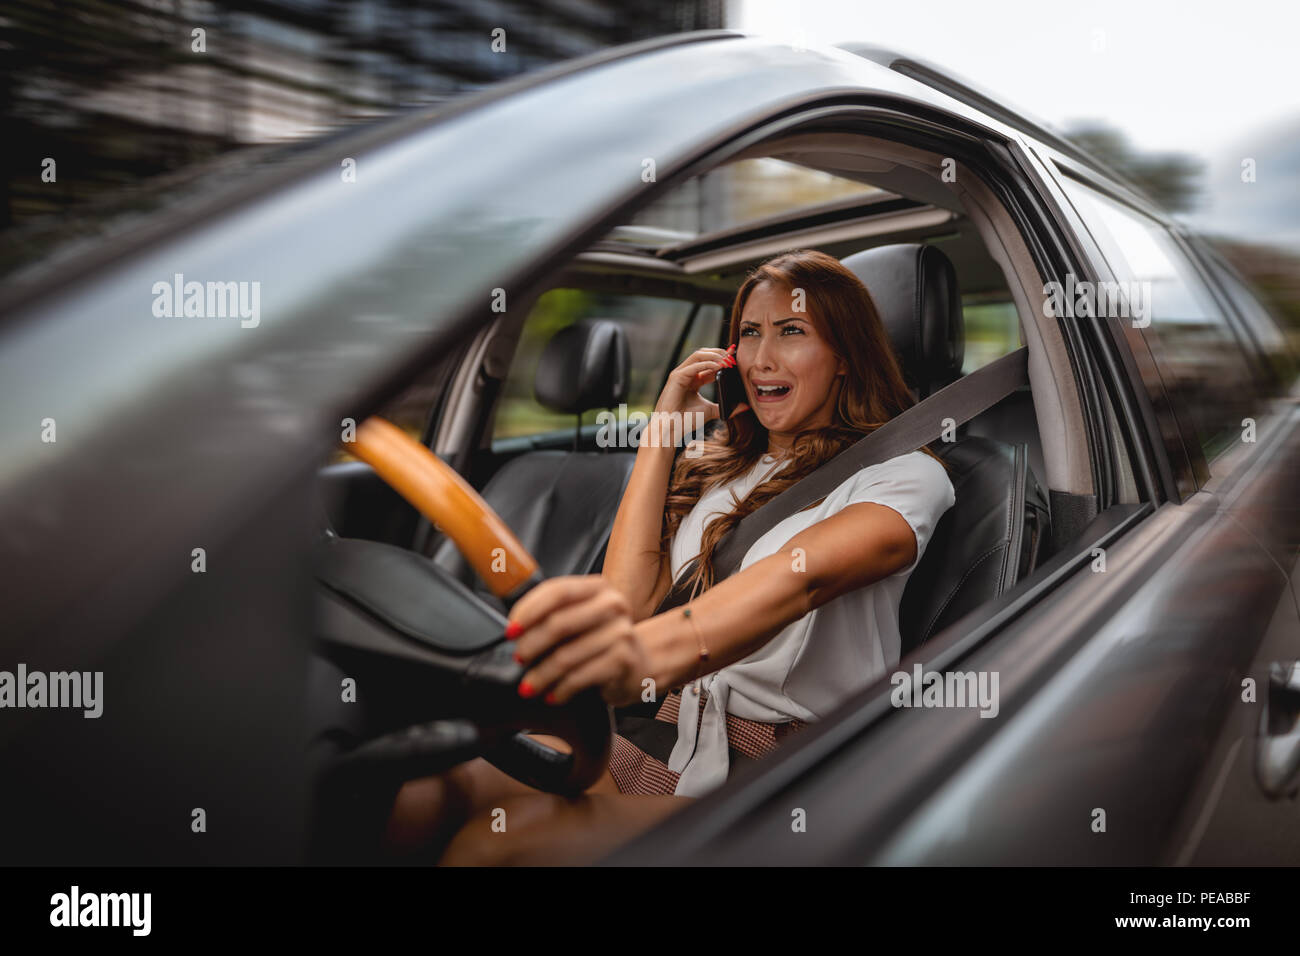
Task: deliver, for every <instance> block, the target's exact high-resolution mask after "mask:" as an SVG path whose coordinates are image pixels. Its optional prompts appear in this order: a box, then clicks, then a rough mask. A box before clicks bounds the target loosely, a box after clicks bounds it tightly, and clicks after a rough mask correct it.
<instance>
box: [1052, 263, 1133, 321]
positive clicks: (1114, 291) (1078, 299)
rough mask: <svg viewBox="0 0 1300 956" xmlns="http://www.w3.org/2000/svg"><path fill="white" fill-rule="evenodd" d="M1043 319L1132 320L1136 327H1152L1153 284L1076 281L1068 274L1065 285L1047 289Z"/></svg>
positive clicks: (1055, 284) (1056, 285)
mask: <svg viewBox="0 0 1300 956" xmlns="http://www.w3.org/2000/svg"><path fill="white" fill-rule="evenodd" d="M1043 295H1044V296H1046V298H1045V299H1043V316H1044V317H1046V318H1049V319H1052V318H1056V319H1074V318H1080V319H1129V318H1131V319H1132V320H1133V328H1135V329H1145V328H1146V327H1147V326H1148V325H1150V324H1151V283H1150V282H1136V281H1134V282H1075V281H1074V274H1073V273H1066V276H1065V282H1064V284H1062V283H1060V282H1049V283H1047V284H1046V285H1045V286H1043Z"/></svg>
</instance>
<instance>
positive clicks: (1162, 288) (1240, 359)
mask: <svg viewBox="0 0 1300 956" xmlns="http://www.w3.org/2000/svg"><path fill="white" fill-rule="evenodd" d="M1064 185H1065V188H1066V191H1067V192H1068V193H1069V194H1070V197H1071V199H1072V200H1073V201H1074V204H1075V206H1076V207H1077V208H1078V209H1079V212H1080V214H1081V215H1082V216H1083V217H1084V219H1085V221H1086V222H1087V223H1088V228H1089V229H1090V230H1091V232H1092V234H1093V236H1094V237H1095V238H1096V240H1097V243H1098V245H1099V246H1101V249H1102V254H1103V255H1104V256H1105V257H1106V261H1107V262H1108V263H1109V265H1110V267H1111V270H1112V271H1113V272H1114V273H1115V278H1116V279H1117V280H1119V281H1120V282H1125V283H1130V282H1137V283H1140V284H1141V285H1142V286H1143V287H1145V288H1146V289H1147V291H1146V292H1145V293H1144V295H1145V297H1146V299H1147V302H1148V304H1149V310H1150V326H1149V327H1148V328H1146V329H1145V330H1144V334H1145V335H1146V336H1147V341H1148V342H1149V343H1150V345H1151V351H1152V354H1153V355H1154V356H1155V359H1156V362H1157V364H1158V366H1159V368H1160V375H1161V378H1162V380H1163V382H1164V386H1165V391H1166V392H1167V393H1168V394H1169V398H1170V401H1171V403H1172V405H1173V407H1174V412H1175V414H1176V415H1177V416H1178V417H1179V419H1180V420H1182V421H1183V424H1184V425H1185V426H1186V428H1187V429H1189V430H1190V431H1191V432H1192V433H1194V435H1195V438H1196V440H1197V441H1198V442H1199V444H1200V446H1201V450H1202V452H1203V454H1204V455H1205V460H1206V461H1207V462H1210V461H1212V460H1213V459H1214V458H1215V457H1217V456H1218V455H1219V454H1221V453H1222V452H1224V451H1225V450H1227V449H1228V448H1229V447H1232V446H1233V445H1234V444H1235V443H1236V442H1237V441H1240V439H1241V435H1242V427H1243V426H1242V420H1243V419H1244V418H1247V417H1249V416H1250V415H1251V414H1252V412H1253V410H1254V409H1255V407H1256V399H1257V393H1256V381H1255V377H1254V375H1253V374H1252V371H1251V367H1250V364H1249V362H1248V360H1247V357H1246V353H1245V351H1244V349H1243V346H1242V343H1241V341H1240V340H1239V339H1238V338H1237V335H1236V333H1235V332H1234V331H1233V329H1232V327H1231V326H1230V325H1229V324H1228V320H1227V317H1226V316H1225V315H1224V314H1223V311H1222V310H1221V309H1220V308H1219V305H1218V303H1217V301H1216V300H1215V298H1214V296H1213V294H1212V293H1211V292H1210V289H1209V288H1208V287H1207V286H1206V284H1205V282H1204V280H1203V279H1202V278H1201V276H1200V274H1199V272H1198V271H1197V269H1196V266H1195V265H1194V264H1193V263H1192V261H1191V260H1189V259H1188V258H1187V256H1186V255H1185V254H1184V253H1183V251H1182V249H1181V248H1180V247H1179V246H1178V244H1177V242H1176V241H1175V240H1174V238H1173V236H1172V235H1170V234H1169V232H1168V231H1167V230H1166V229H1165V228H1164V226H1162V225H1161V224H1160V223H1158V222H1156V221H1155V220H1154V219H1151V218H1150V217H1149V216H1147V215H1145V214H1144V213H1141V212H1138V211H1137V210H1136V209H1133V208H1132V207H1129V206H1127V205H1122V204H1120V203H1118V202H1116V201H1114V200H1112V199H1110V198H1109V197H1107V196H1103V195H1101V194H1100V193H1098V192H1096V191H1094V190H1092V189H1090V188H1088V187H1086V186H1083V185H1082V184H1079V183H1076V182H1074V181H1072V180H1069V179H1066V180H1065V181H1064ZM1108 321H1124V322H1127V321H1130V319H1128V318H1121V319H1111V320H1108Z"/></svg>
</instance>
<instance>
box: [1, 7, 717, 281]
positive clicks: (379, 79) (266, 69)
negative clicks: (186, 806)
mask: <svg viewBox="0 0 1300 956" xmlns="http://www.w3.org/2000/svg"><path fill="white" fill-rule="evenodd" d="M724 7H725V3H724V0H641V2H637V0H633V2H627V0H459V2H458V0H230V2H219V3H217V2H202V0H119V2H116V3H111V4H105V3H102V2H94V0H69V2H62V3H58V4H53V3H48V2H35V0H9V2H7V3H6V4H5V9H4V13H3V16H2V17H0V49H4V50H5V58H6V61H7V66H6V68H5V70H4V73H3V76H2V77H0V117H3V123H4V130H5V133H4V149H3V150H0V155H2V156H3V159H0V162H3V163H4V168H3V177H2V181H3V189H4V196H3V200H4V201H3V203H0V230H6V231H7V230H11V229H14V228H15V227H22V226H24V225H25V224H27V223H30V222H32V221H34V220H38V219H42V218H44V217H48V215H49V214H51V213H59V212H64V211H68V210H73V209H80V208H81V207H83V206H84V205H85V204H94V203H95V202H97V201H100V200H112V199H113V198H115V197H119V196H120V195H121V194H122V192H123V187H129V186H131V185H133V184H136V183H140V182H143V181H146V180H150V179H152V178H153V177H156V176H159V175H160V174H165V173H169V172H175V171H179V170H185V169H187V168H190V167H194V166H198V165H201V164H203V163H204V162H205V161H207V160H210V159H212V158H213V157H216V156H219V155H221V154H223V153H225V152H227V151H229V150H232V149H235V148H237V147H241V146H247V145H249V144H267V143H276V142H284V141H287V140H295V139H301V138H307V137H312V136H316V135H319V134H320V133H321V132H322V131H324V130H328V129H332V128H336V127H339V126H344V125H347V124H349V123H352V122H356V121H358V120H361V119H365V118H368V117H372V116H377V115H382V114H385V113H390V112H393V111H395V110H398V109H401V108H404V107H413V106H421V105H427V104H436V103H438V102H440V101H442V100H445V99H448V98H451V97H455V96H458V95H461V94H463V93H466V92H468V91H472V90H475V89H480V88H482V87H484V86H488V85H490V84H492V83H494V82H496V81H499V80H502V79H505V78H507V77H512V76H517V75H519V74H522V73H527V72H529V71H533V70H537V69H539V68H541V67H544V66H547V65H549V64H552V63H556V62H559V61H562V60H568V59H572V58H574V57H579V56H583V55H586V54H589V53H592V52H596V51H599V50H603V49H607V48H609V47H613V46H617V45H620V44H624V43H630V42H634V41H636V40H642V39H646V38H650V37H655V36H661V35H663V34H669V33H676V32H682V31H690V30H702V29H712V28H718V27H722V26H723V25H724V24H723V20H724ZM51 159H52V160H54V163H55V165H54V179H53V180H52V181H51V180H50V174H49V173H46V174H45V176H44V178H43V175H42V174H43V172H44V171H45V170H46V168H47V167H48V166H49V163H48V160H51ZM128 191H129V190H128ZM6 239H7V240H9V241H8V242H7V243H6V244H7V245H8V246H9V249H8V250H7V253H10V254H12V253H14V251H15V250H14V243H13V237H12V236H8V237H6ZM5 258H6V259H11V258H12V255H6V257H5ZM9 264H12V263H11V262H10V263H9Z"/></svg>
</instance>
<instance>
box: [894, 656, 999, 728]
mask: <svg viewBox="0 0 1300 956" xmlns="http://www.w3.org/2000/svg"><path fill="white" fill-rule="evenodd" d="M889 682H890V683H891V684H893V685H894V689H893V690H892V691H890V692H889V702H890V703H891V704H893V705H894V706H895V707H978V708H979V709H980V716H981V717H996V716H997V715H998V672H997V671H926V670H923V669H922V667H921V665H920V664H914V665H912V673H910V674H909V673H908V672H907V671H895V672H894V673H893V675H892V676H891V677H890V678H889Z"/></svg>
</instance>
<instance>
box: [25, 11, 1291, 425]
mask: <svg viewBox="0 0 1300 956" xmlns="http://www.w3.org/2000/svg"><path fill="white" fill-rule="evenodd" d="M498 28H500V29H502V30H504V31H505V37H506V42H505V44H504V49H494V47H493V42H494V37H493V31H494V30H497V29H498ZM714 28H733V29H739V30H743V31H747V32H754V33H760V34H766V35H770V36H772V37H774V38H776V39H779V40H781V41H782V42H790V43H797V44H799V45H808V46H816V45H833V44H837V43H843V42H848V41H862V42H870V43H872V44H874V45H878V46H884V47H888V48H892V49H897V50H899V51H901V52H905V53H910V54H913V55H915V56H918V57H921V58H923V59H926V60H929V61H931V62H934V63H937V64H939V65H941V66H942V67H943V68H944V69H946V70H949V71H951V72H953V73H955V74H957V75H959V76H963V77H964V78H966V79H968V80H969V81H971V82H972V83H973V84H975V85H976V86H979V87H982V88H985V89H987V90H989V91H990V92H991V93H993V94H994V95H996V96H997V97H998V98H999V99H1000V100H1002V101H1003V102H1006V103H1008V104H1009V105H1012V106H1013V107H1016V108H1018V109H1021V110H1022V111H1023V112H1025V113H1026V114H1027V115H1030V116H1033V117H1035V118H1039V119H1041V120H1043V121H1045V122H1046V124H1048V125H1050V126H1053V127H1055V128H1057V129H1060V130H1061V131H1063V132H1064V133H1065V134H1066V136H1067V137H1069V138H1072V139H1074V140H1075V141H1077V142H1078V143H1079V144H1080V145H1082V146H1083V147H1084V148H1085V149H1087V150H1088V151H1090V152H1093V153H1094V154H1096V155H1097V156H1098V157H1099V158H1100V159H1102V160H1103V161H1105V162H1107V163H1109V164H1110V165H1112V166H1113V167H1115V168H1117V169H1118V170H1119V171H1120V172H1121V173H1123V174H1125V175H1126V176H1127V177H1128V178H1129V179H1130V180H1131V181H1133V182H1134V183H1136V184H1137V185H1139V186H1140V187H1141V188H1142V189H1144V190H1145V191H1146V192H1147V193H1148V194H1149V195H1150V196H1151V198H1153V199H1154V200H1155V201H1156V202H1158V203H1159V204H1160V205H1162V206H1164V207H1165V208H1166V209H1168V210H1170V211H1171V212H1174V213H1176V214H1178V215H1179V216H1180V217H1181V218H1182V219H1183V221H1184V222H1186V223H1187V224H1188V225H1190V226H1192V227H1193V228H1194V229H1195V230H1197V231H1198V232H1201V233H1202V234H1205V235H1207V236H1209V237H1210V238H1211V239H1212V241H1213V242H1214V244H1215V245H1216V246H1217V247H1218V248H1219V249H1220V251H1221V252H1222V253H1223V254H1224V255H1225V257H1226V258H1227V259H1228V260H1229V261H1230V262H1231V263H1232V264H1233V265H1235V266H1236V267H1237V269H1238V270H1239V271H1241V272H1242V274H1243V275H1245V277H1246V278H1247V279H1248V280H1250V282H1251V283H1252V284H1253V285H1254V286H1255V287H1256V289H1257V290H1258V291H1259V292H1260V293H1261V294H1262V295H1263V296H1264V297H1265V298H1266V299H1267V301H1268V303H1269V304H1270V306H1271V307H1272V308H1273V309H1274V311H1275V312H1277V313H1278V315H1279V316H1280V317H1282V318H1283V319H1284V321H1285V322H1286V323H1287V324H1288V328H1289V330H1290V334H1291V336H1292V337H1293V340H1300V83H1298V82H1296V76H1295V67H1294V56H1293V54H1292V53H1291V51H1290V45H1291V44H1292V43H1293V42H1294V38H1295V36H1296V35H1297V33H1298V32H1300V31H1298V28H1300V5H1297V4H1295V3H1294V2H1293V0H1285V2H1257V3H1252V4H1250V5H1248V6H1241V5H1232V4H1224V3H1209V2H1199V0H1193V2H1187V0H1179V2H1158V0H1157V2H1149V3H1142V4H1134V3H1132V2H1126V0H1099V2H1094V3H1090V4H1088V5H1086V6H1077V5H1072V4H1054V5H1053V4H1045V3H1041V2H1035V0H1002V2H1000V3H996V4H970V3H965V2H948V0H930V2H927V3H925V4H901V3H894V4H875V3H863V2H860V0H803V2H801V3H799V4H791V3H785V2H772V0H729V2H728V0H654V2H628V0H418V2H417V0H349V2H345V0H229V2H201V0H153V2H147V0H142V2H133V0H118V2H112V3H108V2H95V0H64V2H58V3H55V2H36V0H9V2H8V3H6V6H5V8H4V12H3V15H0V56H3V58H4V62H5V66H4V69H3V71H2V72H0V118H2V119H0V122H3V126H4V130H5V134H4V137H3V142H4V149H3V150H0V163H3V170H2V173H3V175H0V188H3V191H4V194H3V202H2V203H0V281H3V280H4V278H5V277H6V276H9V275H11V274H13V273H15V272H17V271H19V270H24V269H27V270H30V269H33V268H35V269H39V268H40V267H41V266H42V265H43V264H48V263H49V262H51V261H54V260H57V259H58V258H59V257H61V256H63V255H65V254H66V253H67V252H68V251H69V250H75V249H76V248H77V247H78V246H84V245H85V244H94V243H103V242H111V241H112V237H113V235H114V233H115V232H116V231H117V230H119V229H123V228H129V227H130V225H131V224H132V223H133V222H134V221H136V220H137V219H138V218H139V217H140V216H142V215H144V214H146V213H148V212H149V211H150V210H152V209H154V208H156V207H158V206H159V205H161V204H163V203H166V202H167V201H168V199H169V197H172V196H176V195H181V194H184V193H185V192H186V191H187V190H193V189H194V188H195V184H196V183H198V182H199V181H202V183H203V184H204V186H205V187H206V186H209V185H211V184H212V183H214V182H220V181H221V180H222V179H223V178H224V179H233V178H238V177H241V176H244V175H247V174H248V173H249V171H250V170H251V169H253V168H255V167H257V166H259V165H264V164H271V163H275V162H279V161H281V160H283V159H284V158H285V157H286V156H288V155H291V154H292V153H293V151H294V149H295V147H301V146H302V145H304V144H311V143H314V142H316V141H319V140H320V139H321V138H322V137H328V136H330V135H332V134H335V133H337V132H340V131H343V130H346V129H348V128H349V127H352V126H355V125H356V124H359V123H363V122H365V121H367V120H371V119H374V118H376V117H381V116H386V115H391V114H394V113H399V112H403V111H420V110H428V109H429V108H431V107H432V108H437V107H439V106H440V105H443V104H446V103H449V102H453V101H455V100H456V99H458V98H460V97H464V96H466V95H467V94H469V93H472V92H473V91H476V90H480V89H483V88H484V87H487V86H490V85H492V84H493V83H496V82H498V81H501V80H506V79H509V78H512V77H517V76H521V75H524V74H528V73H530V72H533V71H536V70H539V69H542V68H545V67H546V66H548V65H550V64H554V63H559V62H562V61H564V60H568V59H572V58H574V57H579V56H583V55H586V54H591V53H595V52H599V51H602V50H606V49H609V48H611V47H615V46H618V45H620V44H625V43H630V42H634V41H637V40H642V39H647V38H651V37H656V36H661V35H664V34H669V33H676V32H683V31H692V30H704V29H714ZM50 159H55V160H56V161H57V175H53V174H52V171H49V170H47V166H48V165H49V160H50ZM863 188H870V187H863V186H861V184H855V183H850V182H848V181H845V180H835V179H834V178H833V177H829V176H819V175H818V174H816V173H815V172H813V171H811V170H807V169H803V168H800V167H794V166H789V165H787V164H782V163H779V162H776V161H772V160H758V161H751V162H742V163H738V164H735V165H734V166H731V167H727V168H724V169H722V170H718V171H716V172H714V173H711V174H709V175H706V176H704V177H701V178H700V179H699V180H697V181H695V182H693V183H692V184H691V188H690V189H685V190H679V191H676V192H674V193H673V195H672V196H671V197H669V198H668V199H667V200H666V201H663V202H659V203H656V204H655V205H654V207H652V208H650V209H647V210H645V211H644V213H643V214H642V215H641V216H638V218H637V221H636V224H637V225H642V226H651V227H656V228H663V229H669V230H681V231H683V232H690V233H698V232H700V231H704V230H708V229H716V228H721V227H722V226H725V225H727V224H729V223H731V222H739V221H746V220H750V219H754V218H758V217H759V216H763V215H767V214H769V213H771V212H777V211H780V210H779V209H772V208H768V206H769V205H770V203H771V200H772V197H774V196H777V197H780V198H781V203H782V205H783V206H786V207H794V206H798V205H802V204H806V203H808V204H810V203H813V202H817V201H825V200H829V199H833V198H837V197H838V196H840V195H845V194H847V192H851V191H853V190H861V189H863ZM846 191H847V192H846ZM583 295H584V294H583V293H578V292H575V291H563V292H562V293H559V294H555V295H551V296H549V297H546V298H544V299H543V301H542V302H540V303H539V305H538V307H537V312H538V314H537V315H536V316H535V317H534V318H535V321H531V320H530V322H529V335H528V336H527V337H526V339H525V341H524V342H523V343H521V351H520V355H519V356H517V360H518V361H521V362H525V363H526V362H528V361H533V360H535V357H536V353H537V352H538V351H539V350H540V348H541V345H542V344H543V343H544V342H545V341H546V340H547V339H548V338H549V336H550V335H551V334H553V333H554V331H555V330H556V329H557V328H558V327H560V326H562V325H564V324H567V323H568V322H571V321H574V320H576V319H578V318H581V317H582V316H583V315H586V314H598V313H599V314H607V313H609V312H610V311H611V310H614V309H618V308H625V307H626V306H627V303H625V302H624V303H615V302H605V301H601V300H600V298H599V297H597V296H589V297H586V298H583ZM636 307H637V308H642V309H645V308H654V307H655V304H654V303H653V302H645V303H640V304H636ZM967 334H968V337H969V340H970V348H971V355H972V358H973V359H978V358H979V357H980V356H981V355H983V356H992V355H996V354H1002V352H1003V351H1005V350H1006V347H1007V345H1008V343H1007V342H1004V341H1003V339H1006V338H1007V337H1008V336H1011V335H1013V334H1014V315H1013V314H1011V313H1009V312H1008V311H1007V310H1006V309H1005V308H1001V307H981V306H980V305H979V304H978V303H970V304H968V309H967ZM1011 344H1012V345H1013V344H1014V343H1011ZM645 347H646V349H647V350H651V351H652V350H653V349H654V343H645ZM975 364H980V362H978V361H976V362H975ZM510 381H511V383H520V384H519V386H518V391H519V394H517V395H513V394H512V395H507V396H505V397H506V399H507V406H506V407H505V408H504V409H503V411H502V414H501V416H499V418H498V421H497V422H496V427H495V432H494V435H495V436H496V437H499V438H500V437H509V436H511V435H514V434H525V433H528V432H532V431H536V430H538V429H539V428H542V427H544V426H545V425H546V424H547V423H546V422H544V421H542V420H541V418H539V416H542V417H544V416H545V415H546V414H547V413H546V412H545V410H544V409H541V408H540V406H537V405H536V404H535V403H533V401H532V396H531V394H530V389H529V387H528V386H529V383H530V382H531V376H530V375H528V374H527V373H526V371H525V370H523V369H520V370H517V373H516V374H512V375H511V376H510ZM652 385H653V383H652V382H651V381H650V379H647V387H652ZM645 399H648V400H649V401H650V402H653V394H652V392H651V393H650V394H648V395H645V396H639V397H638V400H637V401H636V402H635V404H638V405H640V404H644V400H645ZM405 404H407V405H409V408H410V409H411V410H412V413H413V414H414V412H415V410H416V409H420V410H421V411H422V410H424V409H425V408H427V396H422V395H421V394H419V392H418V389H417V390H416V391H415V392H414V393H412V395H410V396H409V402H406V403H405ZM390 414H392V415H393V416H395V417H397V418H398V419H399V420H400V419H403V418H404V416H403V412H402V409H401V408H395V409H391V410H390ZM402 424H405V425H407V426H408V427H409V428H411V429H412V430H414V429H415V428H417V427H418V425H417V424H416V423H415V421H414V419H413V420H412V421H411V422H406V421H402Z"/></svg>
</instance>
